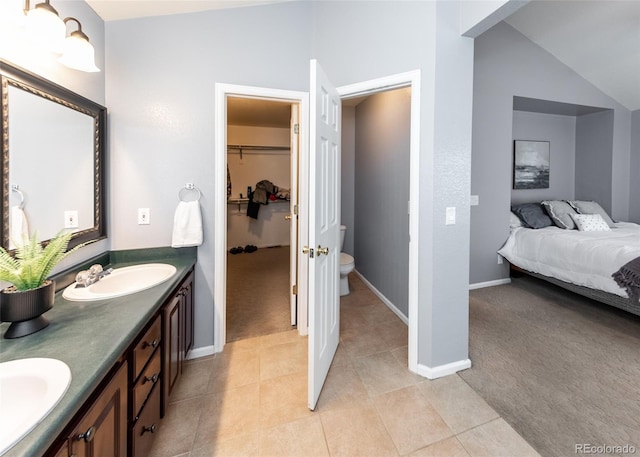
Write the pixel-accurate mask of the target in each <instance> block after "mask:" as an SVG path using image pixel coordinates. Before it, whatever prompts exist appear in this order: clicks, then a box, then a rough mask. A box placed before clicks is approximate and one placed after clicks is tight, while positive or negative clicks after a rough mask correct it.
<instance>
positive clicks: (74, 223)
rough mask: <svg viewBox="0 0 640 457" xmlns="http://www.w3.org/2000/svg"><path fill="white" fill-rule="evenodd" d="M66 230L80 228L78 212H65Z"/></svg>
mask: <svg viewBox="0 0 640 457" xmlns="http://www.w3.org/2000/svg"><path fill="white" fill-rule="evenodd" d="M64 228H78V211H77V210H75V209H74V210H70V211H65V212H64Z"/></svg>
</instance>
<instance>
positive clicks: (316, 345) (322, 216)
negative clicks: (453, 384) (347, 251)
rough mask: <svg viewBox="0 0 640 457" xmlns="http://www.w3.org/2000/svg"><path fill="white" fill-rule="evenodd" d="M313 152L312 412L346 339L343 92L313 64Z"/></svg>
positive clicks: (310, 345)
mask: <svg viewBox="0 0 640 457" xmlns="http://www.w3.org/2000/svg"><path fill="white" fill-rule="evenodd" d="M310 99H311V106H310V122H309V125H310V127H311V129H310V148H309V246H308V247H306V248H305V251H306V253H307V255H308V256H309V260H308V261H309V290H308V292H309V301H308V306H309V409H312V410H313V409H315V407H316V403H317V402H318V397H319V396H320V391H321V390H322V386H323V384H324V381H325V379H326V378H327V373H328V372H329V367H330V366H331V362H332V361H333V356H334V355H335V353H336V349H337V348H338V340H339V337H340V293H339V287H338V286H339V280H340V270H339V268H340V260H339V259H340V257H339V254H340V249H339V248H340V237H339V234H340V122H341V114H340V111H341V102H340V96H339V95H338V92H337V90H336V89H335V87H333V85H332V84H331V82H330V81H329V80H328V79H327V77H326V75H325V74H324V72H323V71H322V69H321V68H320V65H319V64H318V63H317V62H316V61H315V60H312V61H311V85H310Z"/></svg>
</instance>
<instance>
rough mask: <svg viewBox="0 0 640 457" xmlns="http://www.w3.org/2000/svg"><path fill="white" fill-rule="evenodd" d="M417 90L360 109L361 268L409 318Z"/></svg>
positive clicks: (379, 97) (375, 99)
mask: <svg viewBox="0 0 640 457" xmlns="http://www.w3.org/2000/svg"><path fill="white" fill-rule="evenodd" d="M410 122H411V89H409V88H403V89H397V90H392V91H387V92H382V93H379V94H376V95H372V96H370V97H368V98H367V99H366V100H364V101H363V102H362V103H360V104H359V105H358V106H357V107H356V137H355V150H356V154H355V202H356V203H355V207H354V209H355V235H354V236H355V256H354V257H355V261H356V268H357V270H358V272H359V273H361V274H362V275H363V276H364V277H365V278H366V279H367V280H368V281H369V282H370V283H371V284H373V285H374V286H375V288H376V289H378V290H379V291H380V292H381V293H382V294H383V295H384V296H385V297H386V298H387V299H388V300H389V301H390V302H391V303H393V304H394V305H395V306H396V308H398V309H399V310H400V311H401V312H402V313H403V314H404V315H405V316H408V314H409V309H408V292H409V289H408V279H409V215H408V214H407V202H408V201H409V138H410V137H409V133H410V125H411V124H410Z"/></svg>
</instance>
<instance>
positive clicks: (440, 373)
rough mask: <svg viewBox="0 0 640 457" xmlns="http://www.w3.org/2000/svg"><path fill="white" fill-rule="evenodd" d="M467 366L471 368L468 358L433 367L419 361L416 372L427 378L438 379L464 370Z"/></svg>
mask: <svg viewBox="0 0 640 457" xmlns="http://www.w3.org/2000/svg"><path fill="white" fill-rule="evenodd" d="M467 368H471V360H469V359H465V360H459V361H458V362H451V363H447V364H445V365H440V366H437V367H433V368H432V367H428V366H426V365H422V364H420V363H419V364H418V371H417V373H418V374H419V375H420V376H423V377H425V378H428V379H438V378H442V377H444V376H449V375H451V374H454V373H457V372H458V371H462V370H466V369H467Z"/></svg>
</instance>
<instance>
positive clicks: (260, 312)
mask: <svg viewBox="0 0 640 457" xmlns="http://www.w3.org/2000/svg"><path fill="white" fill-rule="evenodd" d="M292 328H294V327H292V326H291V311H290V307H289V246H281V247H274V248H261V249H258V250H257V251H255V252H252V253H242V254H230V253H228V254H227V342H228V343H229V342H231V341H236V340H241V339H245V338H251V337H254V336H262V335H269V334H271V333H277V332H284V331H287V330H291V329H292Z"/></svg>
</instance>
